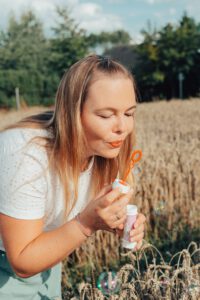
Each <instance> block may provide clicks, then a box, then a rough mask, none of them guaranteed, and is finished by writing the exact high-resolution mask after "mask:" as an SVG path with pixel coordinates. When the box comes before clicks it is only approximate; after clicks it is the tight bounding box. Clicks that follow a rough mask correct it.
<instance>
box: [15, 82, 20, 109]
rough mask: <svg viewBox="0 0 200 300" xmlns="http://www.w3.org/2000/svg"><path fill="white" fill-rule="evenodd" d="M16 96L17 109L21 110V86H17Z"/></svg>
mask: <svg viewBox="0 0 200 300" xmlns="http://www.w3.org/2000/svg"><path fill="white" fill-rule="evenodd" d="M15 98H16V106H17V110H20V108H21V105H20V98H19V88H18V87H16V88H15Z"/></svg>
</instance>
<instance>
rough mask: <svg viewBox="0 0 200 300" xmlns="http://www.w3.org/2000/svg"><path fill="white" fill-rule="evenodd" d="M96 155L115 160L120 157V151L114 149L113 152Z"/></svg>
mask: <svg viewBox="0 0 200 300" xmlns="http://www.w3.org/2000/svg"><path fill="white" fill-rule="evenodd" d="M96 155H98V156H101V157H104V158H115V157H117V156H118V155H119V149H113V150H112V151H105V152H103V151H102V153H97V154H96Z"/></svg>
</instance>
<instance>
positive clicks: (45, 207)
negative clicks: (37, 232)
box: [0, 128, 94, 250]
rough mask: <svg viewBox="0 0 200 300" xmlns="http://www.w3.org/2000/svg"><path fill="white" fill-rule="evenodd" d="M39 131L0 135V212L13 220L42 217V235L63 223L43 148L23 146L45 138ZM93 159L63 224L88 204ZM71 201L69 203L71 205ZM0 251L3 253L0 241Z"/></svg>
mask: <svg viewBox="0 0 200 300" xmlns="http://www.w3.org/2000/svg"><path fill="white" fill-rule="evenodd" d="M46 135H47V132H46V130H43V129H27V128H26V129H21V128H16V129H10V130H7V131H4V132H2V133H0V212H1V213H3V214H5V215H8V216H11V217H13V218H17V219H39V218H42V217H44V231H48V230H52V229H54V228H56V227H58V226H60V225H61V224H62V223H63V216H64V215H63V213H64V197H63V189H62V187H61V184H60V182H59V179H58V177H56V176H55V175H54V174H51V173H50V172H49V171H48V169H47V164H48V158H47V154H46V151H45V149H44V147H42V146H41V145H38V144H36V143H30V144H27V143H28V141H30V140H31V139H32V138H33V137H35V136H46ZM93 161H94V159H93V160H92V161H91V162H90V164H89V167H88V169H87V170H86V171H84V172H82V173H81V174H80V177H79V183H78V187H79V196H78V200H77V202H76V205H75V207H74V208H73V210H72V211H71V213H70V214H69V216H68V218H67V220H71V219H72V218H73V217H74V216H75V215H76V214H77V213H78V212H80V211H81V210H82V209H83V208H84V207H85V206H86V204H87V203H88V201H89V199H88V193H89V187H90V180H91V171H92V165H93ZM72 200H73V191H72V197H71V199H69V203H72ZM0 249H1V250H5V249H4V246H3V243H2V240H1V238H0Z"/></svg>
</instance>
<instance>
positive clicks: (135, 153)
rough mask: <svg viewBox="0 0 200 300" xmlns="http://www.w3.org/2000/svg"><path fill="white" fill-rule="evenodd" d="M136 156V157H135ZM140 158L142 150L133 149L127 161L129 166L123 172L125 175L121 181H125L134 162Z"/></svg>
mask: <svg viewBox="0 0 200 300" xmlns="http://www.w3.org/2000/svg"><path fill="white" fill-rule="evenodd" d="M136 156H137V157H136ZM141 158H142V151H141V150H135V151H133V153H132V154H131V160H130V163H129V166H128V168H127V170H126V172H125V175H124V177H123V179H122V182H126V179H127V177H128V175H129V173H130V171H131V169H133V167H134V165H135V163H137V162H138V161H140V159H141Z"/></svg>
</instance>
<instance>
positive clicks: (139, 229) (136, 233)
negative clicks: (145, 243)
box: [130, 224, 144, 237]
mask: <svg viewBox="0 0 200 300" xmlns="http://www.w3.org/2000/svg"><path fill="white" fill-rule="evenodd" d="M142 232H144V224H142V225H140V227H138V228H137V229H132V230H131V231H130V236H132V237H133V236H136V235H138V234H140V233H142Z"/></svg>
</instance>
